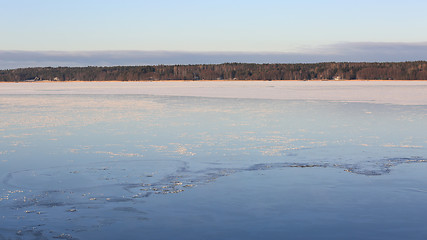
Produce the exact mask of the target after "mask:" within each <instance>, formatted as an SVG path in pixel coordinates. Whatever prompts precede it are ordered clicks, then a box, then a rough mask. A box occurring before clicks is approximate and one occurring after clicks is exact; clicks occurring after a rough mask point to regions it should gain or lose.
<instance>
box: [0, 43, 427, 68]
mask: <svg viewBox="0 0 427 240" xmlns="http://www.w3.org/2000/svg"><path fill="white" fill-rule="evenodd" d="M417 60H427V42H426V43H369V42H368V43H366V42H365V43H363V42H362V43H338V44H332V45H326V46H321V47H318V48H312V49H304V50H301V51H298V52H288V53H283V52H258V53H256V52H255V53H254V52H179V51H76V52H67V51H0V69H14V68H22V67H48V66H49V67H57V66H69V67H85V66H117V65H158V64H167V65H168V64H218V63H225V62H243V63H316V62H332V61H335V62H343V61H345V62H398V61H417Z"/></svg>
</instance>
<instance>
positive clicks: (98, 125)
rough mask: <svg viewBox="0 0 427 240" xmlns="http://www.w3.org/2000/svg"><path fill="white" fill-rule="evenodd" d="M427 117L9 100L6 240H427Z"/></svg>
mask: <svg viewBox="0 0 427 240" xmlns="http://www.w3.org/2000/svg"><path fill="white" fill-rule="evenodd" d="M426 116H427V107H426V106H424V105H420V106H402V105H391V104H373V103H346V102H329V101H287V100H261V99H220V98H200V97H162V96H150V95H1V96H0V177H1V180H2V181H1V183H0V212H1V214H0V215H1V218H0V239H2V238H5V239H51V238H59V239H96V238H98V239H120V238H122V239H123V238H129V239H135V238H137V239H170V238H178V239H260V238H269V239H284V238H289V239H343V238H345V239H402V238H407V239H426V238H427V229H426V228H425V227H424V224H423V223H425V222H426V220H427V218H426V217H425V213H426V212H427V211H426V210H427V208H426V207H425V206H424V205H425V204H423V203H425V202H426V200H427V177H426V176H427V175H425V174H424V173H425V170H427V165H426V164H425V162H426V161H427V150H426V144H427V136H426V134H425V133H426V132H427V121H426Z"/></svg>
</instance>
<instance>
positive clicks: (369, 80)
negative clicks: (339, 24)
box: [0, 79, 427, 83]
mask: <svg viewBox="0 0 427 240" xmlns="http://www.w3.org/2000/svg"><path fill="white" fill-rule="evenodd" d="M426 81H427V79H426V80H403V79H398V80H376V79H343V80H332V79H331V80H325V79H323V80H322V79H315V80H245V79H243V80H130V81H119V80H111V81H110V80H104V81H84V80H76V81H53V80H42V81H0V83H73V82H76V83H80V82H83V83H86V82H87V83H91V82H99V83H109V82H123V83H126V82H131V83H136V82H153V83H155V82H426Z"/></svg>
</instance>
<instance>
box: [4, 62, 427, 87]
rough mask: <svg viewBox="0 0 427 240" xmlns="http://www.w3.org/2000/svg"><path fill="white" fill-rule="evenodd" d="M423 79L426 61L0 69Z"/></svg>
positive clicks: (93, 77)
mask: <svg viewBox="0 0 427 240" xmlns="http://www.w3.org/2000/svg"><path fill="white" fill-rule="evenodd" d="M332 79H346V80H356V79H360V80H362V79H363V80H427V62H426V61H416V62H388V63H354V62H341V63H336V62H329V63H313V64H248V63H224V64H203V65H156V66H116V67H93V66H90V67H55V68H53V67H38V68H19V69H9V70H0V81H6V82H19V81H38V80H52V81H77V80H80V81H114V80H116V81H156V80H332Z"/></svg>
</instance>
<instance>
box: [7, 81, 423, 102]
mask: <svg viewBox="0 0 427 240" xmlns="http://www.w3.org/2000/svg"><path fill="white" fill-rule="evenodd" d="M426 92H427V81H185V82H183V81H181V82H180V81H178V82H176V81H170V82H65V83H64V82H62V83H55V82H41V83H37V84H34V83H0V94H150V95H164V96H193V97H217V98H254V99H281V100H329V101H351V102H374V103H392V104H403V105H426V104H427V94H426Z"/></svg>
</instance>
